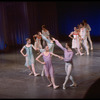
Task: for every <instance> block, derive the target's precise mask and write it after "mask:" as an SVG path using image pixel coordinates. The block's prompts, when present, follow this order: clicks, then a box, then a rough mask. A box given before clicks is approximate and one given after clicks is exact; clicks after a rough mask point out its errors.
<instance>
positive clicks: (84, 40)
mask: <svg viewBox="0 0 100 100" xmlns="http://www.w3.org/2000/svg"><path fill="white" fill-rule="evenodd" d="M79 34H80V36H81V43H82V45H83V46H84V47H85V50H86V53H87V55H89V47H88V41H87V32H86V28H85V26H84V23H81V28H80V33H79Z"/></svg>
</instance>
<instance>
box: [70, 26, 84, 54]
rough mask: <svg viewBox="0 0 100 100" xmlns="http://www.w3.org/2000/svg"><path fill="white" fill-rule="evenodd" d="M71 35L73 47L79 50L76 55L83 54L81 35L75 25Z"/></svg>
mask: <svg viewBox="0 0 100 100" xmlns="http://www.w3.org/2000/svg"><path fill="white" fill-rule="evenodd" d="M72 35H73V37H72ZM69 37H70V38H71V39H72V48H73V49H75V50H76V51H77V53H76V55H78V54H80V55H83V53H81V51H80V35H79V32H78V30H77V29H76V27H74V32H71V34H70V35H69Z"/></svg>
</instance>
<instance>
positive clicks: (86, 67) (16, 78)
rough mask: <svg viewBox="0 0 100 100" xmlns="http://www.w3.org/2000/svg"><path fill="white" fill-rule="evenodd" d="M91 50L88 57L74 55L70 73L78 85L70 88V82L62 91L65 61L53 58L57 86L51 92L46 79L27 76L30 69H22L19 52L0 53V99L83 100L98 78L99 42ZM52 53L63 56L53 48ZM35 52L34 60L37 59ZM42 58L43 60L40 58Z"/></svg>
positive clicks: (37, 66)
mask: <svg viewBox="0 0 100 100" xmlns="http://www.w3.org/2000/svg"><path fill="white" fill-rule="evenodd" d="M93 45H94V50H93V52H92V51H91V52H90V55H89V56H87V55H86V54H85V55H84V56H79V55H77V56H76V55H74V58H73V63H74V66H73V71H72V75H73V76H74V79H75V81H76V82H77V84H78V86H77V87H75V88H72V87H69V85H70V84H71V81H70V80H69V81H68V83H67V84H66V90H63V89H62V84H63V82H64V79H65V76H66V73H65V67H64V66H65V65H64V61H62V60H59V59H58V58H56V57H53V58H52V63H53V67H54V70H55V82H56V84H57V85H60V87H59V88H58V89H56V90H54V89H53V88H52V87H49V88H48V87H47V85H48V80H47V79H46V77H45V76H43V77H42V76H38V77H35V76H33V75H31V76H29V75H28V74H29V72H30V71H29V69H27V68H26V67H25V66H24V63H25V58H24V57H23V56H22V55H21V54H20V52H19V51H14V52H12V53H6V54H0V98H11V99H12V98H15V99H16V98H17V99H18V98H33V99H34V98H37V99H38V98H41V99H44V98H47V99H48V98H51V99H57V98H58V99H61V98H66V99H70V98H71V99H72V98H84V95H85V94H86V92H87V90H88V89H89V87H90V86H91V85H92V84H93V83H94V82H95V81H96V80H97V79H98V78H100V43H94V44H93ZM54 53H56V54H58V55H62V56H63V51H62V50H61V49H59V48H58V47H56V46H55V49H54ZM36 56H37V55H36V53H35V55H34V57H36ZM41 59H42V58H41ZM35 68H36V72H39V73H41V70H42V65H41V64H39V63H38V62H36V63H35Z"/></svg>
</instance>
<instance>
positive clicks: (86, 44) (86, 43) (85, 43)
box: [83, 39, 89, 55]
mask: <svg viewBox="0 0 100 100" xmlns="http://www.w3.org/2000/svg"><path fill="white" fill-rule="evenodd" d="M83 44H84V47H85V50H86V52H87V55H89V47H88V42H87V39H85V40H84V43H83Z"/></svg>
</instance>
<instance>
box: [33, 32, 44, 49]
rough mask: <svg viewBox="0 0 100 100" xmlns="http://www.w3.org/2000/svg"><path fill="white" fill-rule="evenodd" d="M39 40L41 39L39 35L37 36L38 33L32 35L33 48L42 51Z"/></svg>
mask: <svg viewBox="0 0 100 100" xmlns="http://www.w3.org/2000/svg"><path fill="white" fill-rule="evenodd" d="M35 38H36V39H35ZM41 38H42V37H41V35H39V32H38V34H35V35H33V39H34V41H35V43H34V47H35V48H38V49H42V45H41Z"/></svg>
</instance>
